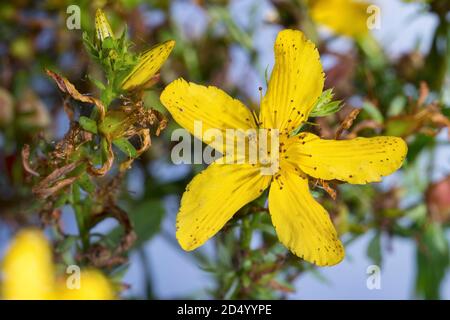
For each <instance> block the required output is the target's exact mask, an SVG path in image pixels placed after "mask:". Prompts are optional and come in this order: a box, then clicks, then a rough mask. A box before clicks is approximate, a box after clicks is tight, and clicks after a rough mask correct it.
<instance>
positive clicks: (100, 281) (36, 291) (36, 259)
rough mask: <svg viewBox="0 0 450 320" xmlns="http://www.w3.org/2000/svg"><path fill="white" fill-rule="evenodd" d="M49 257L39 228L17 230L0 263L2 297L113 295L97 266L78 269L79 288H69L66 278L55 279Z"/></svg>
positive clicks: (43, 297)
mask: <svg viewBox="0 0 450 320" xmlns="http://www.w3.org/2000/svg"><path fill="white" fill-rule="evenodd" d="M52 260H53V259H52V251H51V248H50V244H49V242H48V241H47V239H46V238H45V236H44V235H43V233H42V232H41V231H39V230H37V229H26V230H23V231H21V232H19V233H18V234H17V236H16V237H15V238H14V239H13V241H12V243H11V245H10V248H9V250H8V251H7V253H6V255H5V257H4V259H3V262H2V265H1V274H2V283H1V291H0V292H1V297H2V298H3V299H8V300H31V299H32V300H48V299H52V300H54V299H80V300H89V299H96V300H97V299H98V300H108V299H114V298H115V294H114V290H113V288H112V285H111V284H110V283H109V281H108V279H107V278H106V277H105V276H103V275H102V274H101V273H100V272H99V271H96V270H87V271H83V272H81V274H80V286H79V288H73V289H70V288H68V287H67V286H66V283H65V281H57V280H56V278H55V267H54V265H53V261H52Z"/></svg>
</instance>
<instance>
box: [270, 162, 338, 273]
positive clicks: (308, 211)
mask: <svg viewBox="0 0 450 320" xmlns="http://www.w3.org/2000/svg"><path fill="white" fill-rule="evenodd" d="M269 211H270V215H271V217H272V223H273V225H274V226H275V229H276V231H277V235H278V238H279V239H280V241H281V242H282V243H283V244H284V245H285V246H286V247H288V248H289V250H291V251H292V252H293V253H294V254H295V255H297V256H299V257H300V258H302V259H304V260H306V261H309V262H311V263H314V264H316V265H318V266H331V265H335V264H337V263H339V262H340V261H341V260H342V259H343V258H344V248H343V246H342V243H341V242H340V240H339V239H338V237H337V233H336V230H335V228H334V226H333V224H332V222H331V220H330V217H329V215H328V213H327V212H326V211H325V209H324V208H323V207H322V206H321V205H320V204H319V203H318V202H317V201H316V200H314V198H313V197H312V196H311V194H310V193H309V187H308V179H307V178H306V177H302V176H300V175H299V174H297V173H296V172H294V171H291V170H283V171H281V174H280V176H278V177H277V178H276V179H275V181H274V182H273V183H272V185H271V186H270V192H269Z"/></svg>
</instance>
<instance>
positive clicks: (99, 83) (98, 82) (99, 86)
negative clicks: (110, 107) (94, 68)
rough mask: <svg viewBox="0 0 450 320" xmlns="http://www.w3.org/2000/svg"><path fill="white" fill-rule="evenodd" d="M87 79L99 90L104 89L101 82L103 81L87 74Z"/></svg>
mask: <svg viewBox="0 0 450 320" xmlns="http://www.w3.org/2000/svg"><path fill="white" fill-rule="evenodd" d="M88 78H89V80H91V82H92V83H93V84H94V85H95V86H96V87H97V88H99V89H100V90H106V87H105V85H104V84H103V82H101V81H100V80H97V79H95V78H93V77H91V76H88Z"/></svg>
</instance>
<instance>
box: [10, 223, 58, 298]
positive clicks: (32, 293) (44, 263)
mask: <svg viewBox="0 0 450 320" xmlns="http://www.w3.org/2000/svg"><path fill="white" fill-rule="evenodd" d="M2 273H3V284H2V297H3V298H4V299H14V300H16V299H19V300H22V299H27V300H28V299H33V300H41V299H53V298H54V296H53V290H54V286H55V282H54V269H53V264H52V254H51V250H50V246H49V244H48V241H47V239H46V238H45V236H44V235H43V234H42V233H41V232H40V231H38V230H34V229H29V230H24V231H21V232H19V233H18V234H17V236H16V237H15V238H14V240H13V241H12V243H11V246H10V248H9V250H8V251H7V253H6V255H5V258H4V260H3V264H2Z"/></svg>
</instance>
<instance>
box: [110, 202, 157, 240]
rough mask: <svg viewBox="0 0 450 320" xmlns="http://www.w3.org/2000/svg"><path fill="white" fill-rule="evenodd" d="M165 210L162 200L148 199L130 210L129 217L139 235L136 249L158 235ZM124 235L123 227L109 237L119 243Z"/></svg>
mask: <svg viewBox="0 0 450 320" xmlns="http://www.w3.org/2000/svg"><path fill="white" fill-rule="evenodd" d="M164 214H165V210H164V207H163V205H162V203H161V201H160V200H157V199H148V200H144V201H143V202H141V203H139V204H138V205H136V206H135V207H133V208H132V209H131V210H129V213H128V215H129V217H130V220H131V223H132V225H133V227H134V231H135V232H136V235H137V240H136V242H135V243H134V245H133V246H134V247H139V246H140V245H142V244H143V243H144V242H146V241H148V240H150V239H151V238H152V237H153V236H154V235H155V234H157V233H158V232H159V230H160V227H161V222H162V219H163V217H164ZM122 234H123V231H122V227H120V226H119V227H117V228H115V229H113V230H112V231H111V233H110V234H109V235H108V238H110V239H111V240H112V241H114V242H118V241H119V239H120V236H121V235H122Z"/></svg>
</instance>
